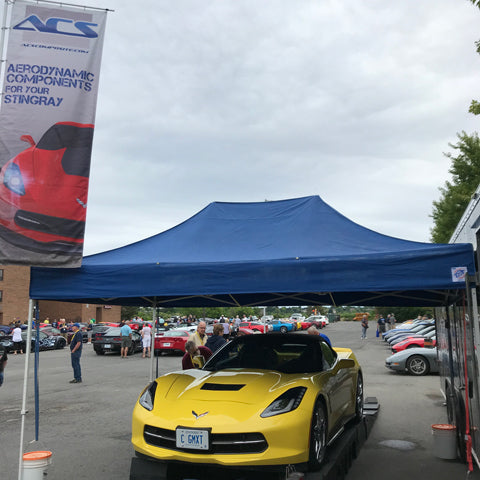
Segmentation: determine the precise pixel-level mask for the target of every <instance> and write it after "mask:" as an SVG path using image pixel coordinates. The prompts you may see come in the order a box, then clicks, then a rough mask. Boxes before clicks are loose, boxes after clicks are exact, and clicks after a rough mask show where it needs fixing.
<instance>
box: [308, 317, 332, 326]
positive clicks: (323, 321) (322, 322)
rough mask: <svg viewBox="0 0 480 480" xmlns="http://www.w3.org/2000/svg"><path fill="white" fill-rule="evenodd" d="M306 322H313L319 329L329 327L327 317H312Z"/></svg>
mask: <svg viewBox="0 0 480 480" xmlns="http://www.w3.org/2000/svg"><path fill="white" fill-rule="evenodd" d="M306 322H311V323H312V324H313V325H315V326H316V327H317V328H324V327H325V326H327V325H328V318H327V317H326V316H325V315H311V316H310V317H308V318H307V320H306Z"/></svg>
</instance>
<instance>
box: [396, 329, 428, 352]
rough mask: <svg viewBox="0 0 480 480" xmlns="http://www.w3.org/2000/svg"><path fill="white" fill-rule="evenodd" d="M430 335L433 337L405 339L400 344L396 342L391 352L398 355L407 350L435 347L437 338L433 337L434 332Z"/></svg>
mask: <svg viewBox="0 0 480 480" xmlns="http://www.w3.org/2000/svg"><path fill="white" fill-rule="evenodd" d="M432 333H433V335H425V336H423V337H420V336H415V337H407V338H405V339H404V340H402V341H401V342H398V343H396V344H395V345H393V346H392V352H393V353H398V352H401V351H402V350H406V349H408V348H425V346H428V347H435V346H436V345H437V337H436V336H435V332H432Z"/></svg>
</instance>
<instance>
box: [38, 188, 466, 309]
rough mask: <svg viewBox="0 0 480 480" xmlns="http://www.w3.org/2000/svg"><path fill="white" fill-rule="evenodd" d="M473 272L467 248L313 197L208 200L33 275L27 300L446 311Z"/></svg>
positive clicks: (156, 304)
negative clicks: (156, 229)
mask: <svg viewBox="0 0 480 480" xmlns="http://www.w3.org/2000/svg"><path fill="white" fill-rule="evenodd" d="M459 267H466V268H467V269H468V272H469V273H474V271H475V267H474V254H473V248H472V246H471V245H470V244H455V245H452V244H447V245H445V244H429V243H419V242H411V241H407V240H402V239H398V238H393V237H388V236H385V235H382V234H380V233H377V232H374V231H372V230H369V229H367V228H364V227H362V226H361V225H358V224H356V223H354V222H352V221H351V220H349V219H348V218H346V217H344V216H343V215H341V214H340V213H339V212H337V211H336V210H334V209H333V208H331V207H330V206H329V205H327V204H326V203H325V202H324V201H323V200H322V199H321V198H320V197H318V196H310V197H303V198H296V199H289V200H281V201H272V202H257V203H222V202H214V203H211V204H210V205H208V206H207V207H206V208H204V209H203V210H201V211H200V212H199V213H197V214H196V215H194V216H193V217H191V218H190V219H188V220H186V221H185V222H183V223H181V224H179V225H177V226H176V227H174V228H172V229H170V230H167V231H165V232H162V233H159V234H158V235H155V236H153V237H150V238H147V239H145V240H141V241H139V242H136V243H133V244H131V245H127V246H124V247H121V248H117V249H114V250H110V251H107V252H103V253H99V254H96V255H91V256H88V257H85V258H84V259H83V264H82V266H81V267H80V268H44V267H35V268H32V270H31V284H30V297H31V298H32V299H43V300H59V301H73V302H80V303H108V304H116V305H139V306H140V305H144V306H151V305H155V306H160V307H169V306H190V307H200V306H205V307H209V306H224V307H228V306H241V305H243V306H247V305H248V306H258V305H322V304H324V305H385V306H399V305H409V306H435V305H444V304H445V301H446V296H447V295H448V292H449V291H452V290H458V289H459V288H462V289H463V288H465V284H464V283H459V282H456V281H455V276H454V274H453V273H452V272H455V269H457V268H459Z"/></svg>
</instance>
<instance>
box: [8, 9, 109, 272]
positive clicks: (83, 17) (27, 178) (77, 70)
mask: <svg viewBox="0 0 480 480" xmlns="http://www.w3.org/2000/svg"><path fill="white" fill-rule="evenodd" d="M106 16H107V12H106V10H99V9H88V8H81V9H80V8H75V7H73V6H69V7H67V6H64V5H62V6H60V5H58V6H57V5H56V4H53V3H48V4H42V3H30V2H28V1H23V0H15V2H14V4H13V6H12V12H11V22H10V28H9V34H8V40H7V59H6V65H5V68H4V78H3V90H2V96H1V104H0V167H1V170H0V263H3V264H16V265H37V266H55V267H77V266H80V265H81V260H82V253H83V237H84V232H85V219H86V211H87V197H88V180H89V173H90V158H91V151H92V140H93V130H94V122H95V110H96V103H97V92H98V82H99V76H100V63H101V57H102V47H103V37H104V30H105V23H106Z"/></svg>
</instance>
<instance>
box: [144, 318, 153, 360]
mask: <svg viewBox="0 0 480 480" xmlns="http://www.w3.org/2000/svg"><path fill="white" fill-rule="evenodd" d="M142 345H143V355H142V357H143V358H145V354H147V357H148V358H150V346H151V345H152V329H151V328H150V325H149V324H148V323H147V324H146V325H144V327H143V328H142Z"/></svg>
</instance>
